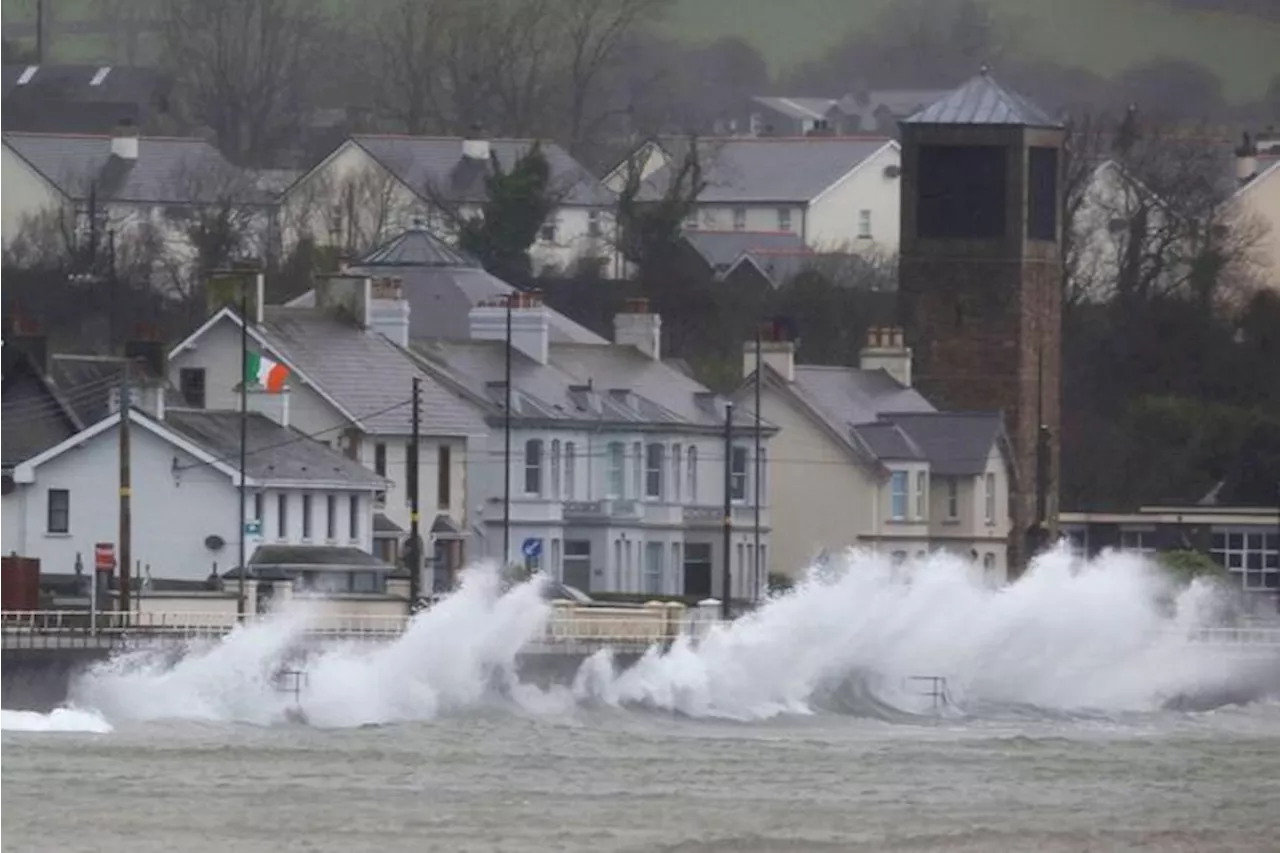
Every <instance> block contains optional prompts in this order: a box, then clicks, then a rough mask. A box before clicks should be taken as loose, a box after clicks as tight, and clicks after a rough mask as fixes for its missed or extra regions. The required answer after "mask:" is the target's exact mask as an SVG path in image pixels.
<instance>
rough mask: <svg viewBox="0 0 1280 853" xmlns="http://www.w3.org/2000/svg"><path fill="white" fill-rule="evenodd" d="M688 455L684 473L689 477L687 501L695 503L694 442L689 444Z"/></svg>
mask: <svg viewBox="0 0 1280 853" xmlns="http://www.w3.org/2000/svg"><path fill="white" fill-rule="evenodd" d="M688 457H689V458H688V459H687V460H686V467H687V468H688V471H687V472H686V474H687V476H688V478H689V489H688V492H689V503H691V504H696V503H697V502H698V446H697V445H696V444H691V445H689V452H688Z"/></svg>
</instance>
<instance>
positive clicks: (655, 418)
mask: <svg viewBox="0 0 1280 853" xmlns="http://www.w3.org/2000/svg"><path fill="white" fill-rule="evenodd" d="M415 349H416V350H417V351H418V352H419V353H421V354H422V356H423V357H424V358H425V359H427V360H428V361H429V362H431V363H433V364H436V365H439V366H440V367H442V368H443V369H446V370H448V371H449V373H450V375H452V376H454V377H456V378H457V379H458V380H459V381H461V382H463V383H464V384H466V385H467V386H468V387H469V388H471V389H472V390H473V392H474V393H475V394H476V395H477V396H484V397H486V398H488V400H489V401H490V402H491V412H492V413H493V414H498V413H500V412H501V407H502V405H503V404H504V403H505V397H506V391H505V385H504V384H503V383H504V380H505V346H504V345H503V342H502V341H469V342H453V341H434V342H424V343H421V344H418V345H416V346H415ZM512 361H513V363H512V373H511V378H512V382H511V387H512V406H511V408H512V415H513V417H515V418H518V419H519V418H526V419H530V420H537V421H543V420H550V421H563V422H565V423H584V422H585V423H590V424H593V425H597V424H600V423H629V424H649V425H664V426H669V427H678V426H685V427H689V426H694V427H707V428H713V429H714V428H717V427H718V426H722V425H723V423H724V420H723V419H724V414H723V410H722V408H721V407H720V406H719V405H718V404H717V400H718V399H719V398H718V397H717V396H716V395H715V394H712V393H711V392H710V391H708V390H707V388H706V386H704V385H702V384H700V383H698V382H697V381H696V380H694V379H693V378H692V377H690V376H688V375H687V374H685V373H684V372H682V371H680V370H679V369H677V368H675V367H672V366H670V365H667V364H666V363H664V362H661V361H654V360H653V359H652V358H649V357H648V356H647V355H645V354H643V353H641V352H640V351H639V350H638V349H636V348H635V347H630V346H618V345H609V346H600V345H596V344H552V345H551V347H550V355H549V357H548V363H547V364H545V365H544V364H539V363H538V362H536V361H534V360H532V359H530V358H527V357H525V356H522V355H519V354H517V355H516V357H515V358H513V360H512ZM737 417H739V418H740V422H741V423H742V425H743V426H744V427H745V426H747V425H749V423H750V421H751V419H750V415H749V413H741V414H740V415H738V416H737Z"/></svg>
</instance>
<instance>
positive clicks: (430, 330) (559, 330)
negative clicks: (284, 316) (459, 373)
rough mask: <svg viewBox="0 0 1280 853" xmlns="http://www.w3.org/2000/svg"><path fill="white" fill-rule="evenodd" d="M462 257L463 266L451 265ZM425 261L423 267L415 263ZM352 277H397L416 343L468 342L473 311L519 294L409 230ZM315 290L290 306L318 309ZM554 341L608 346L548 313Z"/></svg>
mask: <svg viewBox="0 0 1280 853" xmlns="http://www.w3.org/2000/svg"><path fill="white" fill-rule="evenodd" d="M450 259H456V260H457V261H458V264H457V265H450V264H449V263H448V261H449V260H450ZM417 260H421V261H422V263H416V262H415V261H417ZM347 272H348V273H349V274H351V275H367V276H395V277H396V278H398V279H400V281H401V284H402V285H403V287H404V295H405V298H406V299H407V300H408V301H409V335H410V337H412V338H414V339H415V340H421V339H428V338H448V339H455V340H466V339H467V338H468V337H469V336H470V334H471V319H470V313H471V309H472V308H474V307H476V306H477V305H479V304H480V303H481V302H485V301H491V300H493V299H494V298H496V297H502V296H506V295H507V294H509V293H515V292H516V288H515V287H513V286H512V285H510V284H507V283H506V282H505V281H503V280H502V279H500V278H498V277H497V276H494V275H491V274H490V273H488V272H486V271H485V269H484V268H483V267H481V266H480V265H479V264H478V263H476V262H475V261H473V260H471V259H470V258H469V257H468V256H467V255H466V254H465V253H462V252H459V251H457V250H455V249H453V248H452V247H450V246H449V245H448V244H447V243H445V242H444V241H443V240H441V239H440V238H438V237H436V236H434V235H433V234H431V233H430V232H429V231H427V230H426V229H423V228H414V229H409V230H408V231H406V232H404V233H403V234H400V235H397V236H396V237H393V238H392V239H391V240H389V241H387V242H386V243H384V244H383V245H381V246H379V247H377V248H376V249H374V250H373V251H371V252H370V253H369V254H367V255H365V256H364V257H363V258H361V259H359V260H357V261H356V262H355V263H354V264H353V265H352V266H351V267H349V268H348V269H347ZM314 305H315V291H314V290H312V291H307V292H306V293H304V294H302V295H301V296H299V297H297V298H295V299H293V300H292V301H290V302H289V306H290V307H312V306H314ZM548 312H549V313H550V315H551V340H552V341H554V342H558V343H594V344H605V343H608V341H606V340H605V339H604V338H602V337H600V336H599V335H597V334H596V333H595V332H593V331H591V330H590V329H588V328H586V327H585V326H582V325H580V324H578V323H575V322H574V321H573V320H570V319H569V318H568V317H566V316H564V315H563V314H561V313H559V312H558V311H553V310H551V309H548Z"/></svg>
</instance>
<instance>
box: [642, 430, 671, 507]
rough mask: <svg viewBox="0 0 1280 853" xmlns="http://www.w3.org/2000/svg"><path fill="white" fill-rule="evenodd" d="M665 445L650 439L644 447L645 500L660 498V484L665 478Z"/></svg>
mask: <svg viewBox="0 0 1280 853" xmlns="http://www.w3.org/2000/svg"><path fill="white" fill-rule="evenodd" d="M666 464H667V447H666V445H664V444H663V443H662V442H660V441H651V442H649V443H648V444H646V445H645V447H644V497H645V499H646V500H652V501H660V500H662V485H663V480H665V479H666V471H665V470H664V468H665V466H666Z"/></svg>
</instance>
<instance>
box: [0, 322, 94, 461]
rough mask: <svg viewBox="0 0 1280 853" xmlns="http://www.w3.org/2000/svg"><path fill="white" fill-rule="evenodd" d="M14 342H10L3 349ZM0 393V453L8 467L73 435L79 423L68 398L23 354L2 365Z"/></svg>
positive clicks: (77, 429)
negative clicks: (0, 391)
mask: <svg viewBox="0 0 1280 853" xmlns="http://www.w3.org/2000/svg"><path fill="white" fill-rule="evenodd" d="M12 346H14V344H13V343H12V342H9V343H7V344H6V345H5V349H9V348H10V347H12ZM3 385H4V389H3V394H0V421H2V422H3V423H2V425H3V429H2V430H0V445H2V449H0V455H3V466H4V467H5V468H11V467H13V466H14V465H17V464H18V463H20V462H25V461H26V460H28V459H30V458H32V457H33V456H36V455H37V454H40V453H43V452H44V451H46V450H48V449H49V448H51V447H53V446H55V445H57V444H59V443H61V442H63V441H65V440H66V439H68V438H70V437H71V436H73V435H75V434H76V433H77V432H78V431H79V430H80V429H81V428H82V426H83V422H82V421H79V420H78V417H77V415H76V412H75V410H74V409H73V408H72V407H71V405H70V402H69V401H68V400H66V399H65V398H64V397H63V396H62V395H61V394H59V392H58V390H57V388H55V387H54V386H53V385H52V384H51V383H50V382H49V381H48V379H47V378H46V377H44V376H42V375H41V373H40V371H39V369H38V368H37V367H36V366H35V365H34V364H33V363H32V362H31V360H30V359H28V358H26V357H25V355H23V356H20V357H18V358H16V359H14V362H13V363H12V364H10V365H6V369H5V375H4V383H3Z"/></svg>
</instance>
